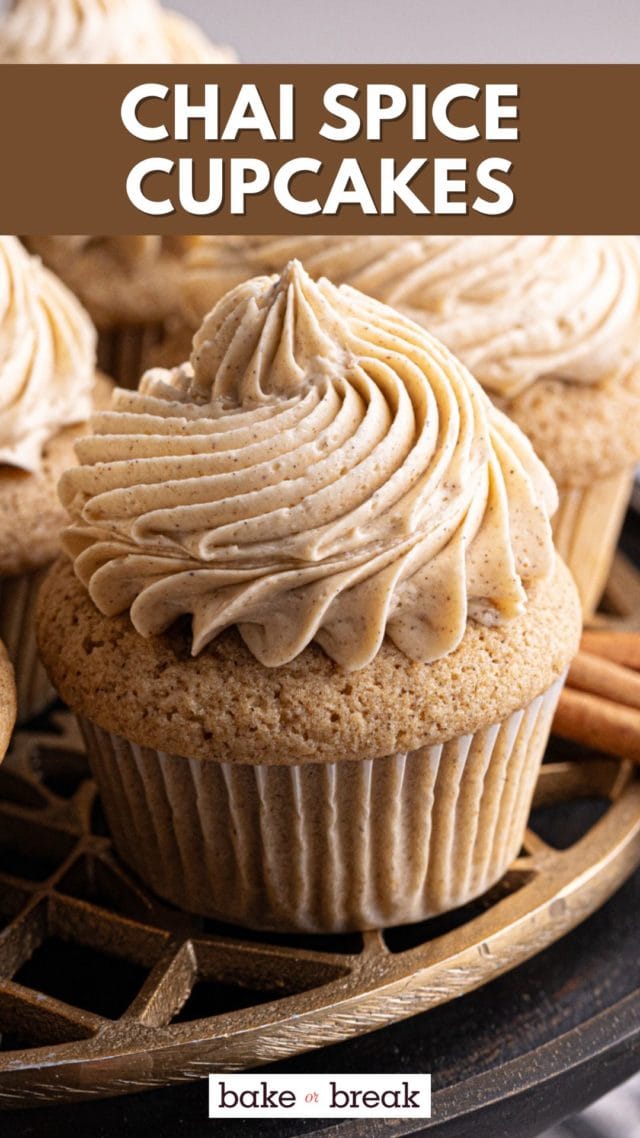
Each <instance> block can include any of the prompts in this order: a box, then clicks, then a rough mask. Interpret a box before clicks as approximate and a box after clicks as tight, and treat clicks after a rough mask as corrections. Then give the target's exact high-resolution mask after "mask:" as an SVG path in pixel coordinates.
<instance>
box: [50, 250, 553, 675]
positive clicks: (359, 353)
mask: <svg viewBox="0 0 640 1138" xmlns="http://www.w3.org/2000/svg"><path fill="white" fill-rule="evenodd" d="M92 423H93V435H92V437H89V438H87V439H84V440H81V441H80V442H79V443H78V445H77V454H78V459H79V462H80V465H79V466H78V467H76V468H74V469H72V470H70V471H68V472H67V474H66V475H65V476H64V477H63V479H62V482H61V484H60V495H61V499H62V502H63V504H64V505H65V506H66V508H67V509H68V511H69V513H70V516H71V522H72V524H71V526H70V528H69V529H68V530H67V532H66V535H65V537H64V547H65V549H66V551H67V553H68V554H69V555H70V556H71V557H72V558H73V559H74V563H75V571H76V573H77V575H78V577H79V578H80V579H81V581H83V582H84V584H85V585H86V587H87V588H88V590H89V593H90V595H91V597H92V598H93V601H94V602H95V604H96V605H97V607H98V608H99V609H100V610H101V611H102V612H103V613H105V614H107V615H109V614H111V615H116V614H118V613H122V612H125V611H126V610H129V612H130V615H131V620H132V622H133V624H134V626H135V628H136V629H137V630H138V632H140V633H141V634H142V635H143V636H152V635H154V634H157V633H160V632H162V631H163V630H165V629H167V628H168V627H169V626H170V625H171V624H172V623H173V622H174V621H175V620H176V618H178V617H180V616H183V615H185V614H190V615H191V616H192V632H193V652H194V654H197V653H199V652H200V651H201V650H202V649H203V648H204V647H205V645H207V644H208V643H209V642H210V641H211V640H213V638H214V637H216V636H217V635H218V634H219V633H220V632H221V631H222V630H223V629H225V628H227V627H229V626H230V625H235V626H237V627H238V629H239V631H240V635H241V636H242V638H243V640H244V641H245V643H246V645H247V647H248V648H249V650H250V651H251V652H252V653H253V654H254V656H255V657H256V658H257V659H258V660H259V661H260V662H261V663H263V664H264V665H266V666H278V665H281V664H284V663H287V662H288V661H290V660H292V659H293V658H294V657H296V656H297V655H298V654H299V653H300V652H302V651H303V649H304V648H305V647H306V645H308V644H309V643H310V641H312V640H315V641H317V642H318V643H319V644H320V645H321V646H322V648H323V649H324V650H325V651H326V653H327V654H328V655H329V656H330V657H332V658H333V660H335V661H337V662H338V663H339V664H340V665H342V666H343V667H344V668H346V669H350V670H352V669H357V668H361V667H363V666H364V665H366V664H367V663H368V662H369V661H371V660H372V659H373V657H374V656H375V654H376V653H377V651H378V649H379V647H380V645H381V642H382V640H383V638H384V636H385V633H386V635H387V636H388V637H390V638H391V640H392V641H393V642H394V643H395V645H396V646H397V647H398V648H399V649H400V650H401V651H402V652H403V653H405V654H406V655H407V656H408V657H410V658H411V659H413V660H419V661H424V662H429V661H432V660H436V659H438V658H439V657H441V656H444V655H446V654H447V653H449V652H451V651H452V650H453V649H454V648H455V647H456V646H457V645H458V643H459V642H460V640H461V639H462V637H463V635H464V632H465V628H466V622H467V619H468V618H471V619H473V620H476V621H481V622H483V623H486V624H492V625H493V624H496V623H499V622H501V621H506V620H509V619H510V618H512V617H514V616H515V615H516V614H518V613H519V612H521V611H522V609H523V606H525V605H526V602H527V591H528V589H529V588H530V587H532V586H533V585H534V583H535V582H536V580H537V579H538V578H541V577H545V576H547V575H548V573H549V572H550V570H551V568H552V566H553V564H554V551H553V546H552V541H551V530H550V525H549V515H550V514H551V513H552V512H553V510H554V509H555V506H556V492H555V487H554V484H553V482H552V481H551V478H550V476H549V475H548V473H547V471H546V470H545V468H544V467H543V466H542V464H541V463H540V461H539V460H538V459H537V458H536V456H535V455H534V452H533V450H532V448H531V446H530V444H529V442H528V441H527V440H526V439H525V437H524V436H523V435H522V434H521V432H520V431H519V429H518V428H517V427H516V426H514V425H513V424H512V423H510V422H509V420H508V419H506V418H505V417H504V416H503V415H502V413H501V412H499V411H498V410H497V409H495V408H494V407H493V406H492V405H491V403H490V401H489V399H488V398H487V396H486V395H485V394H484V392H483V391H482V389H481V388H480V386H479V385H478V384H477V383H476V382H475V380H474V379H473V378H472V376H471V375H470V374H469V372H468V371H467V370H466V368H465V367H464V366H463V365H462V364H460V363H459V362H458V361H457V360H456V359H455V358H454V356H452V355H451V353H450V352H449V351H448V350H447V349H446V348H445V347H444V346H443V345H442V344H441V343H439V342H438V341H437V340H435V339H433V338H432V337H431V336H430V335H429V334H428V333H427V332H426V331H424V330H423V329H422V328H420V327H419V326H418V325H416V324H415V323H413V322H412V321H410V320H408V319H407V318H405V317H403V316H401V315H399V314H398V313H397V312H395V311H394V310H393V309H391V308H388V307H386V306H384V305H382V304H380V303H378V302H377V301H375V300H372V299H370V298H368V297H366V296H364V295H363V294H362V293H360V292H358V291H356V290H355V289H353V288H350V287H347V286H343V287H341V288H337V287H335V286H334V285H333V284H331V283H330V282H329V281H328V280H326V279H322V280H319V281H315V282H314V281H313V280H312V279H311V278H310V277H309V276H308V275H307V274H306V272H305V271H304V270H303V268H302V267H301V265H300V264H299V263H297V262H292V263H291V264H290V265H288V266H287V268H286V269H285V271H284V273H283V275H282V276H281V277H279V278H278V277H260V278H256V279H254V280H250V281H248V282H246V283H244V284H242V285H240V286H238V287H237V288H236V289H234V290H233V291H232V292H230V293H229V294H228V295H227V296H225V297H224V298H223V299H222V300H221V301H220V303H219V304H218V305H217V306H216V308H215V309H214V310H213V311H212V312H211V314H210V315H209V316H208V317H207V319H206V320H205V322H204V324H203V326H202V327H201V329H200V330H199V332H198V333H197V335H196V336H195V339H194V345H193V355H192V358H191V362H190V363H188V364H185V365H182V366H181V367H179V368H176V369H173V370H163V369H155V370H152V371H149V372H147V373H146V375H145V376H144V377H143V379H142V382H141V384H140V388H139V390H138V391H137V392H129V391H122V390H118V391H116V393H115V396H114V401H113V407H112V409H111V410H110V411H108V412H105V413H98V414H96V415H94V417H93V420H92Z"/></svg>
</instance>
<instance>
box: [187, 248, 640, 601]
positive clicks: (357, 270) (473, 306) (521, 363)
mask: <svg viewBox="0 0 640 1138" xmlns="http://www.w3.org/2000/svg"><path fill="white" fill-rule="evenodd" d="M639 249H640V247H639V245H638V240H637V238H634V237H415V238H410V237H349V238H337V237H333V238H326V237H286V238H273V237H268V238H260V237H258V238H245V239H234V240H232V241H230V242H229V241H223V240H222V239H220V238H210V239H208V240H207V242H206V243H203V244H202V245H201V246H200V248H199V249H198V250H194V251H193V252H192V254H191V255H190V259H189V260H188V261H187V263H186V268H187V278H186V281H185V291H186V297H187V301H186V305H185V308H184V315H185V318H186V324H187V326H188V327H189V328H192V327H194V326H196V325H197V323H198V322H199V320H200V319H201V317H202V315H203V314H204V313H205V312H207V311H208V310H209V308H210V307H211V304H212V303H213V302H214V301H215V300H216V299H217V298H218V297H219V296H220V295H221V294H222V293H224V292H226V291H227V289H228V288H229V287H231V286H232V285H233V284H235V283H237V282H239V281H241V280H245V279H246V278H247V277H250V276H253V275H255V274H256V273H260V272H273V271H276V270H278V269H279V268H280V267H281V266H282V265H283V264H285V263H286V261H287V260H288V259H289V257H291V256H292V254H293V252H296V253H299V254H300V255H301V256H303V257H304V260H305V264H306V265H307V266H308V268H309V270H310V271H312V272H314V273H322V274H326V275H327V276H329V277H330V278H331V279H332V280H335V281H337V282H347V283H349V284H352V285H354V286H355V287H357V288H361V289H363V290H364V291H366V292H368V293H370V294H371V295H373V296H376V297H377V298H378V299H380V300H383V301H384V302H385V303H388V304H392V305H394V306H395V307H397V308H399V309H400V310H401V311H402V312H404V313H405V314H406V315H409V316H410V317H411V318H412V319H414V320H417V321H418V322H419V323H421V324H423V325H424V326H425V327H427V328H428V329H429V330H430V331H431V332H432V333H433V334H434V335H436V336H438V337H440V338H441V339H442V340H443V341H444V342H445V343H446V344H447V345H448V347H450V348H451V350H452V351H454V352H455V353H456V354H457V355H458V356H459V358H460V359H461V360H463V361H464V362H465V363H466V364H467V366H468V367H469V368H470V369H471V371H472V372H473V374H474V375H475V377H476V378H477V379H478V380H479V381H480V383H481V384H482V385H483V387H484V388H485V390H486V391H487V392H488V393H489V395H490V396H491V397H492V399H494V401H495V402H496V403H497V405H498V406H499V407H501V408H502V409H503V410H504V411H506V412H507V414H508V415H509V416H510V418H512V419H513V420H515V422H517V423H518V424H519V426H520V427H522V429H523V430H524V431H525V433H526V434H527V435H528V436H529V438H530V439H531V441H532V442H533V445H534V447H535V449H536V451H537V452H538V454H539V455H540V457H541V458H542V460H543V461H544V462H545V464H546V465H547V467H548V468H549V470H550V471H551V473H552V475H553V477H554V479H555V481H556V484H557V486H558V490H559V495H560V508H559V510H558V513H557V515H556V518H555V523H554V532H555V541H556V546H557V548H558V549H559V551H560V552H561V554H562V556H563V557H564V559H565V561H566V562H567V564H568V565H569V568H570V569H571V571H572V573H573V575H574V577H575V579H576V582H577V584H578V589H579V592H580V596H581V600H582V607H583V613H584V616H585V617H586V618H588V617H590V616H591V615H592V614H593V612H594V610H595V608H596V607H597V604H598V601H599V600H600V596H601V594H602V590H603V588H604V585H605V583H606V580H607V577H608V574H609V570H610V568H611V562H612V559H613V554H614V552H615V548H616V545H617V541H618V538H619V535H620V529H621V526H622V521H623V519H624V514H625V510H626V507H627V505H628V501H629V496H630V492H631V487H632V482H633V476H634V468H635V464H636V462H637V461H638V459H640V251H639ZM187 334H192V333H187ZM184 339H185V337H184V336H183V338H182V343H184ZM180 346H182V344H181V345H180ZM169 350H170V351H174V350H175V349H174V348H173V346H172V345H169Z"/></svg>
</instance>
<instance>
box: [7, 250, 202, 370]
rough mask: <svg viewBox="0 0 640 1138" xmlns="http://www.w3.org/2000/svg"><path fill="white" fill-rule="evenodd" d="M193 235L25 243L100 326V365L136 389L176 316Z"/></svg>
mask: <svg viewBox="0 0 640 1138" xmlns="http://www.w3.org/2000/svg"><path fill="white" fill-rule="evenodd" d="M198 241H199V239H198V238H195V237H159V236H153V237H133V236H131V237H81V236H76V237H30V238H29V239H28V240H27V245H28V246H29V248H30V249H32V250H33V251H34V252H36V253H38V254H39V255H40V256H41V257H42V259H43V261H44V262H45V263H46V264H47V265H48V266H49V267H50V268H51V269H52V270H53V271H54V272H55V273H56V274H57V275H58V276H59V277H60V278H61V279H62V280H63V281H64V282H65V284H67V285H68V286H69V288H70V289H72V291H73V292H74V293H75V294H76V296H77V297H79V299H80V300H81V301H82V304H83V305H84V306H85V308H86V309H87V311H88V312H89V313H90V315H91V318H92V320H93V321H94V323H95V324H96V326H97V328H98V363H99V365H100V367H101V369H102V370H103V371H105V372H106V373H107V374H108V375H111V376H113V377H114V379H116V380H117V381H118V383H120V384H121V385H122V386H123V387H135V386H136V385H137V383H138V380H139V378H140V375H141V372H142V370H143V368H144V366H145V360H146V359H147V356H148V354H149V352H150V350H151V349H152V348H153V347H154V346H155V345H156V344H158V343H159V341H160V340H161V339H162V337H163V334H164V331H165V322H166V321H167V320H169V319H170V317H171V316H175V313H176V309H177V307H178V298H179V296H180V283H181V275H182V261H183V259H184V256H185V254H186V253H187V251H188V250H189V249H191V248H192V247H193V246H194V245H195V244H197V243H198Z"/></svg>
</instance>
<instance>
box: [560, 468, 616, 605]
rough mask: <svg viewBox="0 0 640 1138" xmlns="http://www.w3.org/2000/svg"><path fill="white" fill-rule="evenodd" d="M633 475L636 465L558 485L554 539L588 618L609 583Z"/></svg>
mask: <svg viewBox="0 0 640 1138" xmlns="http://www.w3.org/2000/svg"><path fill="white" fill-rule="evenodd" d="M633 478H634V468H633V467H632V468H631V469H629V470H624V471H623V472H622V473H620V474H616V475H614V476H613V477H612V478H599V479H597V480H596V481H595V482H594V483H593V484H592V485H591V486H560V487H558V492H559V494H560V507H559V509H558V512H557V514H556V516H555V518H554V519H553V537H554V542H555V546H556V549H557V550H558V553H559V554H560V556H561V557H562V558H563V560H564V561H565V562H566V564H567V565H568V566H569V569H570V570H571V573H572V574H573V577H574V580H575V582H576V585H577V586H578V592H579V593H580V601H581V603H582V614H583V617H584V619H585V620H587V619H588V618H589V617H591V616H593V614H594V612H595V610H596V608H597V607H598V602H599V601H600V598H601V596H602V593H603V591H604V587H605V585H606V583H607V578H608V576H609V573H610V571H611V565H612V563H613V557H614V554H615V551H616V546H617V544H618V539H619V537H620V531H621V529H622V523H623V522H624V516H625V513H626V510H627V506H628V505H629V499H630V497H631V490H632V487H633Z"/></svg>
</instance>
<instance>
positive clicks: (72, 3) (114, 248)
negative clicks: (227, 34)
mask: <svg viewBox="0 0 640 1138" xmlns="http://www.w3.org/2000/svg"><path fill="white" fill-rule="evenodd" d="M234 61H235V55H234V53H233V51H231V49H230V48H228V47H218V46H217V45H216V44H214V43H212V42H211V41H210V40H209V39H208V38H207V37H206V36H205V35H204V33H203V32H201V31H200V29H199V28H198V27H197V26H196V25H195V24H194V23H193V22H192V21H191V20H188V19H186V18H185V17H184V16H182V15H180V14H179V13H177V12H172V11H169V10H167V9H165V8H163V7H162V6H161V5H160V4H159V3H158V2H157V0H16V3H15V4H14V6H13V9H12V10H11V11H10V12H9V13H8V14H7V15H5V16H0V63H208V64H219V63H233V62H234ZM27 244H28V246H29V248H30V249H31V250H32V251H33V252H35V253H38V254H39V255H40V256H41V257H42V258H43V260H44V261H45V263H46V264H47V265H48V266H49V267H50V268H51V269H53V271H54V272H55V273H57V275H58V276H60V277H61V278H62V280H64V282H65V284H67V285H68V286H69V287H70V288H71V289H72V290H73V291H74V292H75V293H76V295H77V296H78V297H79V298H80V300H81V301H82V303H83V304H84V306H85V307H86V309H87V310H88V312H89V314H90V315H91V318H92V319H93V321H94V323H95V324H96V325H97V327H98V329H99V350H98V359H99V364H100V367H101V368H102V369H103V370H104V371H106V372H108V373H109V374H110V375H113V376H114V377H115V378H117V379H118V381H119V382H120V383H125V384H126V383H129V384H132V385H135V384H136V383H137V382H138V379H139V377H140V373H141V368H142V366H143V365H142V361H143V359H144V357H145V353H146V351H147V349H148V347H149V346H150V345H151V344H154V343H155V342H156V341H157V339H158V336H159V332H160V329H161V328H162V325H163V321H164V320H165V319H166V318H167V317H168V316H169V314H170V313H171V312H172V311H173V306H174V301H175V297H176V291H175V276H176V271H177V268H178V266H179V263H180V259H181V257H182V256H183V253H184V251H185V249H186V248H188V247H189V245H190V244H191V239H189V238H180V237H176V238H162V237H84V236H74V237H30V238H29V239H28V242H27Z"/></svg>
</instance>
